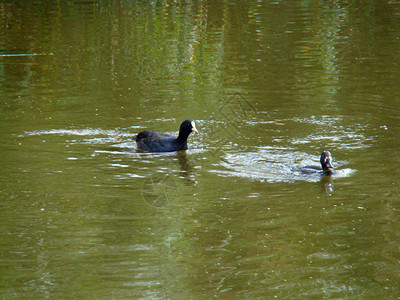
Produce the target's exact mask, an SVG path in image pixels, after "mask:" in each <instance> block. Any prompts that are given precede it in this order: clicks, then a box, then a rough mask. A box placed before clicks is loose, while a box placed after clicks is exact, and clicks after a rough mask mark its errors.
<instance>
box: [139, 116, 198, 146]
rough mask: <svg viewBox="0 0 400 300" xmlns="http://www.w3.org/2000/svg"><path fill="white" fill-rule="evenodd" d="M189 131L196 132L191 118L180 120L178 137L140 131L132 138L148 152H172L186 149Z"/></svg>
mask: <svg viewBox="0 0 400 300" xmlns="http://www.w3.org/2000/svg"><path fill="white" fill-rule="evenodd" d="M191 132H195V133H197V134H198V131H197V129H196V126H195V124H194V122H193V121H192V120H185V121H183V122H182V124H181V127H180V130H179V135H178V137H176V136H173V135H171V134H167V133H161V132H157V131H147V130H146V131H142V132H140V133H139V134H138V135H137V136H136V137H134V138H133V139H134V140H135V141H136V143H137V145H138V147H140V148H141V149H143V150H146V151H150V152H174V151H180V150H186V149H187V148H188V147H187V138H188V137H189V135H190V133H191Z"/></svg>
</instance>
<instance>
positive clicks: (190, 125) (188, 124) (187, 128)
mask: <svg viewBox="0 0 400 300" xmlns="http://www.w3.org/2000/svg"><path fill="white" fill-rule="evenodd" d="M192 132H194V133H196V134H199V132H198V131H197V129H196V125H195V124H194V121H192V120H185V121H183V122H182V124H181V127H180V129H179V135H181V134H182V135H183V136H188V135H189V134H190V133H192Z"/></svg>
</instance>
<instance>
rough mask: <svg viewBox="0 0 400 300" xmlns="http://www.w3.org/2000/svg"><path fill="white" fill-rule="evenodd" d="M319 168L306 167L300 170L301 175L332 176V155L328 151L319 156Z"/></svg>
mask: <svg viewBox="0 0 400 300" xmlns="http://www.w3.org/2000/svg"><path fill="white" fill-rule="evenodd" d="M320 162H321V167H322V169H321V167H319V166H307V167H303V168H301V173H303V174H313V173H317V172H318V173H321V174H322V175H332V174H333V165H332V155H331V153H330V152H329V151H326V150H325V151H324V152H322V154H321V158H320Z"/></svg>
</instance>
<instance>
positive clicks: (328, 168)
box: [320, 150, 333, 174]
mask: <svg viewBox="0 0 400 300" xmlns="http://www.w3.org/2000/svg"><path fill="white" fill-rule="evenodd" d="M320 162H321V167H322V171H323V172H324V173H325V174H332V171H333V165H332V155H331V153H330V152H329V151H326V150H325V151H324V152H322V154H321V159H320Z"/></svg>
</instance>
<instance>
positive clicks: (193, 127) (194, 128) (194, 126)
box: [192, 122, 199, 134]
mask: <svg viewBox="0 0 400 300" xmlns="http://www.w3.org/2000/svg"><path fill="white" fill-rule="evenodd" d="M192 131H193V132H194V133H196V134H199V132H198V131H197V129H196V125H195V124H194V122H192Z"/></svg>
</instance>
